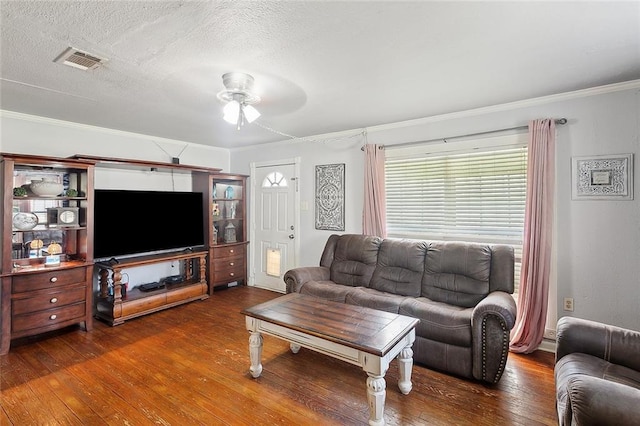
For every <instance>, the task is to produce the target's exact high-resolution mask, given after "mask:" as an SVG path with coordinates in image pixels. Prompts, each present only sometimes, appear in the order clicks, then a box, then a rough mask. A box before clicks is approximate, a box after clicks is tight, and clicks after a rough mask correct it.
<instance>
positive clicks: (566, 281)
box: [231, 81, 640, 330]
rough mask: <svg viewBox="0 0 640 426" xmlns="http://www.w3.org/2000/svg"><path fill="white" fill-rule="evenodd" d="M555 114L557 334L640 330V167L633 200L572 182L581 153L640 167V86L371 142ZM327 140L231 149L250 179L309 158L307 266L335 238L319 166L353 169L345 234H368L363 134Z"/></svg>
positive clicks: (422, 123) (412, 126) (370, 133)
mask: <svg viewBox="0 0 640 426" xmlns="http://www.w3.org/2000/svg"><path fill="white" fill-rule="evenodd" d="M546 117H550V118H561V117H566V118H567V119H568V120H569V122H568V124H567V125H564V126H559V127H558V132H557V191H556V197H557V205H556V209H557V213H556V215H557V231H558V232H557V236H556V241H557V246H556V247H555V250H556V253H557V265H556V270H555V271H554V273H555V275H557V283H554V287H555V286H557V295H556V294H550V299H551V300H552V306H551V309H550V312H549V319H548V324H547V328H550V329H553V330H555V322H556V319H557V318H558V317H561V316H564V315H569V314H570V315H573V316H576V317H582V318H590V319H594V320H597V321H603V322H607V323H611V324H615V325H619V326H623V327H629V328H634V329H637V330H640V315H638V309H639V308H640V193H639V191H640V170H637V171H638V173H636V175H635V182H634V187H635V188H636V190H635V192H636V196H635V198H634V200H633V201H583V200H582V201H573V200H571V176H570V170H571V157H572V156H582V155H599V154H619V153H633V154H634V155H635V165H636V167H635V168H636V169H638V167H637V165H638V156H640V81H633V82H629V83H626V84H619V85H612V86H607V87H602V88H595V89H591V90H584V91H580V92H574V93H570V94H565V95H555V96H550V97H546V98H538V99H532V100H528V101H525V102H517V103H512V104H508V105H499V106H495V107H490V108H483V109H478V110H474V111H466V112H461V113H456V114H449V115H446V116H439V117H431V118H426V119H422V120H413V121H410V122H404V123H395V124H392V125H381V126H377V127H371V128H368V129H367V139H368V141H369V142H370V143H379V144H385V145H393V144H397V143H404V142H413V141H422V140H428V139H432V138H440V137H442V138H444V137H450V136H456V135H462V134H468V133H474V132H483V131H490V130H495V129H502V128H510V127H515V126H520V125H526V124H527V123H528V121H529V120H531V119H535V118H546ZM354 133H357V131H356V132H354ZM327 137H328V138H331V139H332V140H331V141H328V142H306V141H300V140H289V141H283V142H279V143H275V144H271V145H268V146H260V147H255V148H242V149H236V150H232V151H231V170H233V171H234V172H238V173H246V174H249V173H250V168H249V164H250V163H251V162H252V161H257V162H259V161H268V160H277V159H283V158H291V157H298V156H299V157H301V161H302V162H301V170H302V172H301V174H302V175H301V177H300V178H301V179H300V185H301V186H300V190H301V200H302V202H303V203H304V202H305V201H306V202H307V203H308V205H309V210H307V211H302V217H301V229H300V230H299V233H298V235H299V238H300V239H301V241H300V245H301V247H302V254H301V260H300V265H317V264H318V262H319V260H320V255H321V253H322V249H323V247H324V243H325V242H326V239H327V237H328V236H329V235H330V234H331V232H330V231H318V230H316V229H314V216H313V214H314V166H315V165H319V164H332V163H345V164H346V200H347V202H346V212H347V217H346V229H345V233H360V232H361V230H362V225H361V213H362V205H363V197H362V187H363V184H362V179H363V153H362V151H361V150H360V146H361V144H362V141H363V138H362V137H353V138H343V139H338V138H333V137H332V136H331V135H329V136H327ZM317 139H319V140H322V138H321V137H317ZM553 290H554V289H553V288H552V291H553ZM556 296H557V297H556ZM564 297H573V298H574V299H575V311H574V312H573V313H569V312H564V311H562V306H561V301H562V299H563V298H564ZM554 301H555V303H554ZM554 305H555V306H554ZM554 307H555V309H554Z"/></svg>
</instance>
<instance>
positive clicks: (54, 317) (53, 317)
mask: <svg viewBox="0 0 640 426" xmlns="http://www.w3.org/2000/svg"><path fill="white" fill-rule="evenodd" d="M56 318H58V316H57V315H56V314H53V315H51V316H50V317H49V319H51V320H54V319H56Z"/></svg>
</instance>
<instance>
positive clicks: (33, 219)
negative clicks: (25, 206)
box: [13, 212, 38, 231]
mask: <svg viewBox="0 0 640 426" xmlns="http://www.w3.org/2000/svg"><path fill="white" fill-rule="evenodd" d="M37 224H38V216H36V215H35V214H33V213H28V212H21V213H16V214H15V215H14V216H13V227H14V228H15V229H17V230H18V231H30V230H32V229H33V228H35V227H36V225H37Z"/></svg>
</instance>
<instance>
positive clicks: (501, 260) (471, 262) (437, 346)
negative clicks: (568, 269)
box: [284, 234, 516, 383]
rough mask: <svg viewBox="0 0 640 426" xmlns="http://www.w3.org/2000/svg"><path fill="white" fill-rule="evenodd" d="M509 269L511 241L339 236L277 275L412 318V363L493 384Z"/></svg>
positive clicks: (302, 289)
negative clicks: (316, 260) (305, 263)
mask: <svg viewBox="0 0 640 426" xmlns="http://www.w3.org/2000/svg"><path fill="white" fill-rule="evenodd" d="M513 268H514V255H513V249H512V247H511V246H506V245H488V244H475V243H465V242H444V241H421V240H401V239H384V240H383V239H381V238H378V237H372V236H363V235H353V234H347V235H331V236H330V237H329V239H328V241H327V243H326V246H325V248H324V251H323V253H322V258H321V259H320V266H314V267H300V268H295V269H292V270H289V271H287V273H286V274H285V275H284V280H285V283H286V286H287V293H291V292H299V293H304V294H309V295H313V296H318V297H322V298H325V299H330V300H334V301H338V302H343V303H350V304H355V305H361V306H367V307H370V308H374V309H380V310H384V311H388V312H393V313H398V314H401V315H407V316H411V317H415V318H418V319H420V323H419V324H418V326H417V327H416V341H415V343H414V345H413V354H414V355H413V358H414V361H415V362H416V363H418V364H422V365H425V366H427V367H430V368H433V369H436V370H440V371H444V372H447V373H450V374H454V375H459V376H463V377H467V378H474V379H477V380H482V381H486V382H489V383H496V382H498V380H500V377H501V376H502V373H503V372H504V368H505V364H506V361H507V355H508V351H509V333H510V330H511V329H512V328H513V325H514V323H515V318H516V305H515V301H514V299H513V296H511V293H513V289H514V286H513V279H514V278H513Z"/></svg>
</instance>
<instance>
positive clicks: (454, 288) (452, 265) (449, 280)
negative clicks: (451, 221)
mask: <svg viewBox="0 0 640 426" xmlns="http://www.w3.org/2000/svg"><path fill="white" fill-rule="evenodd" d="M490 272H491V247H490V246H489V245H486V244H476V243H464V242H457V241H434V242H430V243H429V246H428V248H427V254H426V259H425V273H424V276H423V277H422V296H424V297H427V298H429V299H431V300H434V301H437V302H443V303H448V304H452V305H456V306H462V307H466V308H470V307H473V306H475V305H476V304H478V302H480V301H481V300H482V299H484V298H485V296H486V295H487V294H489V275H490Z"/></svg>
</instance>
